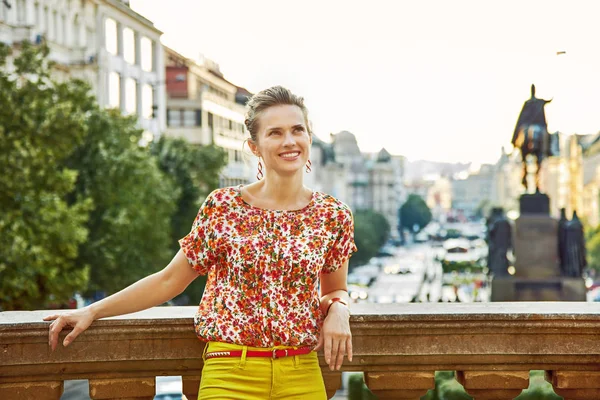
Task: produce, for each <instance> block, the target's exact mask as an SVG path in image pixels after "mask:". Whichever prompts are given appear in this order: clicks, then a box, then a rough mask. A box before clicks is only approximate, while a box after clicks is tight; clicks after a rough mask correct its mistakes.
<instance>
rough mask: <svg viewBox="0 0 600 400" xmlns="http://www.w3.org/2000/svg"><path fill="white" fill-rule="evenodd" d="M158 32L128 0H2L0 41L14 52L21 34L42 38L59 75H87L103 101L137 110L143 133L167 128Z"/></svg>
mask: <svg viewBox="0 0 600 400" xmlns="http://www.w3.org/2000/svg"><path fill="white" fill-rule="evenodd" d="M161 35H162V32H161V31H159V30H158V29H156V28H155V27H154V25H153V23H152V22H151V21H149V20H147V19H146V18H144V17H143V16H141V15H139V14H138V13H136V12H135V11H133V10H132V9H131V8H130V7H129V2H128V1H117V0H79V1H73V0H46V1H41V0H3V1H2V2H0V41H1V42H3V43H7V44H9V45H11V46H12V47H13V49H14V51H17V52H18V50H19V44H20V43H21V42H22V41H24V40H29V41H31V42H33V43H37V44H40V43H42V42H46V43H47V44H48V46H49V48H50V55H49V57H50V59H51V60H53V61H55V62H56V67H55V70H54V71H53V73H54V76H55V77H56V78H57V79H65V78H68V77H76V78H81V79H84V80H86V81H87V82H89V84H90V85H91V87H92V90H93V92H94V94H95V95H96V97H97V99H98V102H99V104H100V105H101V106H102V107H116V108H120V109H121V110H122V111H123V112H124V113H127V114H137V115H138V117H139V123H140V127H141V128H142V129H144V131H145V132H147V136H146V138H147V139H150V138H151V136H154V137H157V136H158V135H160V132H161V131H162V130H164V128H165V118H164V115H165V113H166V108H165V94H164V92H165V90H164V86H163V81H164V64H163V57H162V47H161V46H160V37H161ZM9 68H10V60H9Z"/></svg>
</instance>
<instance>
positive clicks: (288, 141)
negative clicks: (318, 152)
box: [283, 132, 296, 146]
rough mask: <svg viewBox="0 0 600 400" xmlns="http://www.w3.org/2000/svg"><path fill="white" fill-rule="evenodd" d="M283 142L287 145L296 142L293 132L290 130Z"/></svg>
mask: <svg viewBox="0 0 600 400" xmlns="http://www.w3.org/2000/svg"><path fill="white" fill-rule="evenodd" d="M283 144H284V145H286V146H289V145H294V144H296V138H294V135H292V133H291V132H288V133H286V134H285V137H284V139H283Z"/></svg>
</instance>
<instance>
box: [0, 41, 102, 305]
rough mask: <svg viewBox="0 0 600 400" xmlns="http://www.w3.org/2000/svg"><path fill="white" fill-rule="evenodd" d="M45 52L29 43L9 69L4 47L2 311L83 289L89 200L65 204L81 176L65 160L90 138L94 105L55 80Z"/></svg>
mask: <svg viewBox="0 0 600 400" xmlns="http://www.w3.org/2000/svg"><path fill="white" fill-rule="evenodd" d="M48 52H49V50H48V47H47V46H32V45H30V44H29V43H23V44H22V45H21V47H20V49H19V54H18V56H16V58H15V60H14V71H13V72H10V69H9V68H8V67H7V57H8V55H9V53H10V49H9V48H8V47H7V46H5V45H3V44H1V43H0V171H2V173H0V309H2V310H24V309H36V308H45V307H47V306H48V305H50V304H60V303H62V302H65V301H66V300H68V298H69V297H70V296H71V295H72V294H73V292H75V291H77V290H81V289H82V288H84V287H85V285H86V283H87V279H88V270H87V269H86V268H82V265H81V264H80V263H79V262H78V261H77V250H78V246H79V245H80V244H81V243H83V242H84V241H85V240H86V237H87V234H88V230H87V228H86V221H87V218H88V213H89V210H90V207H91V202H90V201H89V200H86V199H84V198H77V199H76V200H74V201H71V202H69V203H68V202H66V201H65V197H66V195H67V194H68V193H70V192H71V191H72V190H73V187H74V184H75V181H76V179H77V172H76V171H74V170H73V169H70V168H65V167H64V160H65V159H66V158H67V157H69V156H70V154H71V153H72V152H73V150H74V149H75V147H76V146H78V145H79V144H81V143H82V141H83V140H84V138H85V136H86V128H87V127H86V123H85V118H86V113H85V111H86V109H87V108H89V107H90V105H91V104H93V102H94V100H93V98H92V97H91V96H90V95H89V91H88V86H87V85H85V84H84V83H83V82H80V81H67V82H64V83H57V82H54V81H53V80H52V79H51V78H50V75H49V72H50V68H51V67H52V66H51V64H50V63H49V62H48V61H47V58H46V57H47V55H48Z"/></svg>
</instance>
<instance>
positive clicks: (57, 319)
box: [44, 307, 94, 351]
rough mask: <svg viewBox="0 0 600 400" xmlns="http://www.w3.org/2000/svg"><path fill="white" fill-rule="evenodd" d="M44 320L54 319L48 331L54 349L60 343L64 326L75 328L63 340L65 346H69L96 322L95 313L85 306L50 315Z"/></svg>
mask: <svg viewBox="0 0 600 400" xmlns="http://www.w3.org/2000/svg"><path fill="white" fill-rule="evenodd" d="M44 321H52V323H51V324H50V331H49V333H48V345H50V347H51V348H52V351H54V349H56V345H57V344H58V336H59V334H60V332H61V331H62V330H63V328H65V327H72V328H73V330H72V331H71V333H69V334H68V335H67V337H66V338H65V340H64V341H63V346H65V347H67V346H68V345H69V344H70V343H71V342H73V340H75V338H76V337H77V336H79V334H80V333H81V332H83V331H85V330H86V329H87V328H88V327H89V326H90V325H91V324H92V322H94V315H93V313H92V311H91V310H90V309H89V308H88V307H84V308H80V309H79V310H75V311H71V312H67V313H64V314H54V315H48V316H47V317H45V318H44Z"/></svg>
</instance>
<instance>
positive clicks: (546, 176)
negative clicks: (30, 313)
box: [540, 133, 584, 218]
mask: <svg viewBox="0 0 600 400" xmlns="http://www.w3.org/2000/svg"><path fill="white" fill-rule="evenodd" d="M558 135H559V143H560V153H559V155H558V156H554V157H550V158H548V159H546V160H544V162H543V164H542V171H541V174H540V191H541V192H543V193H546V194H547V195H548V196H549V197H550V214H551V215H553V216H554V217H557V218H558V217H559V215H560V209H561V208H565V210H566V213H567V216H568V217H569V218H570V216H571V215H572V214H573V211H578V212H579V213H581V211H582V210H583V178H584V177H583V152H582V144H581V143H580V141H581V140H582V139H583V137H582V136H579V135H565V134H563V133H558Z"/></svg>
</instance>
